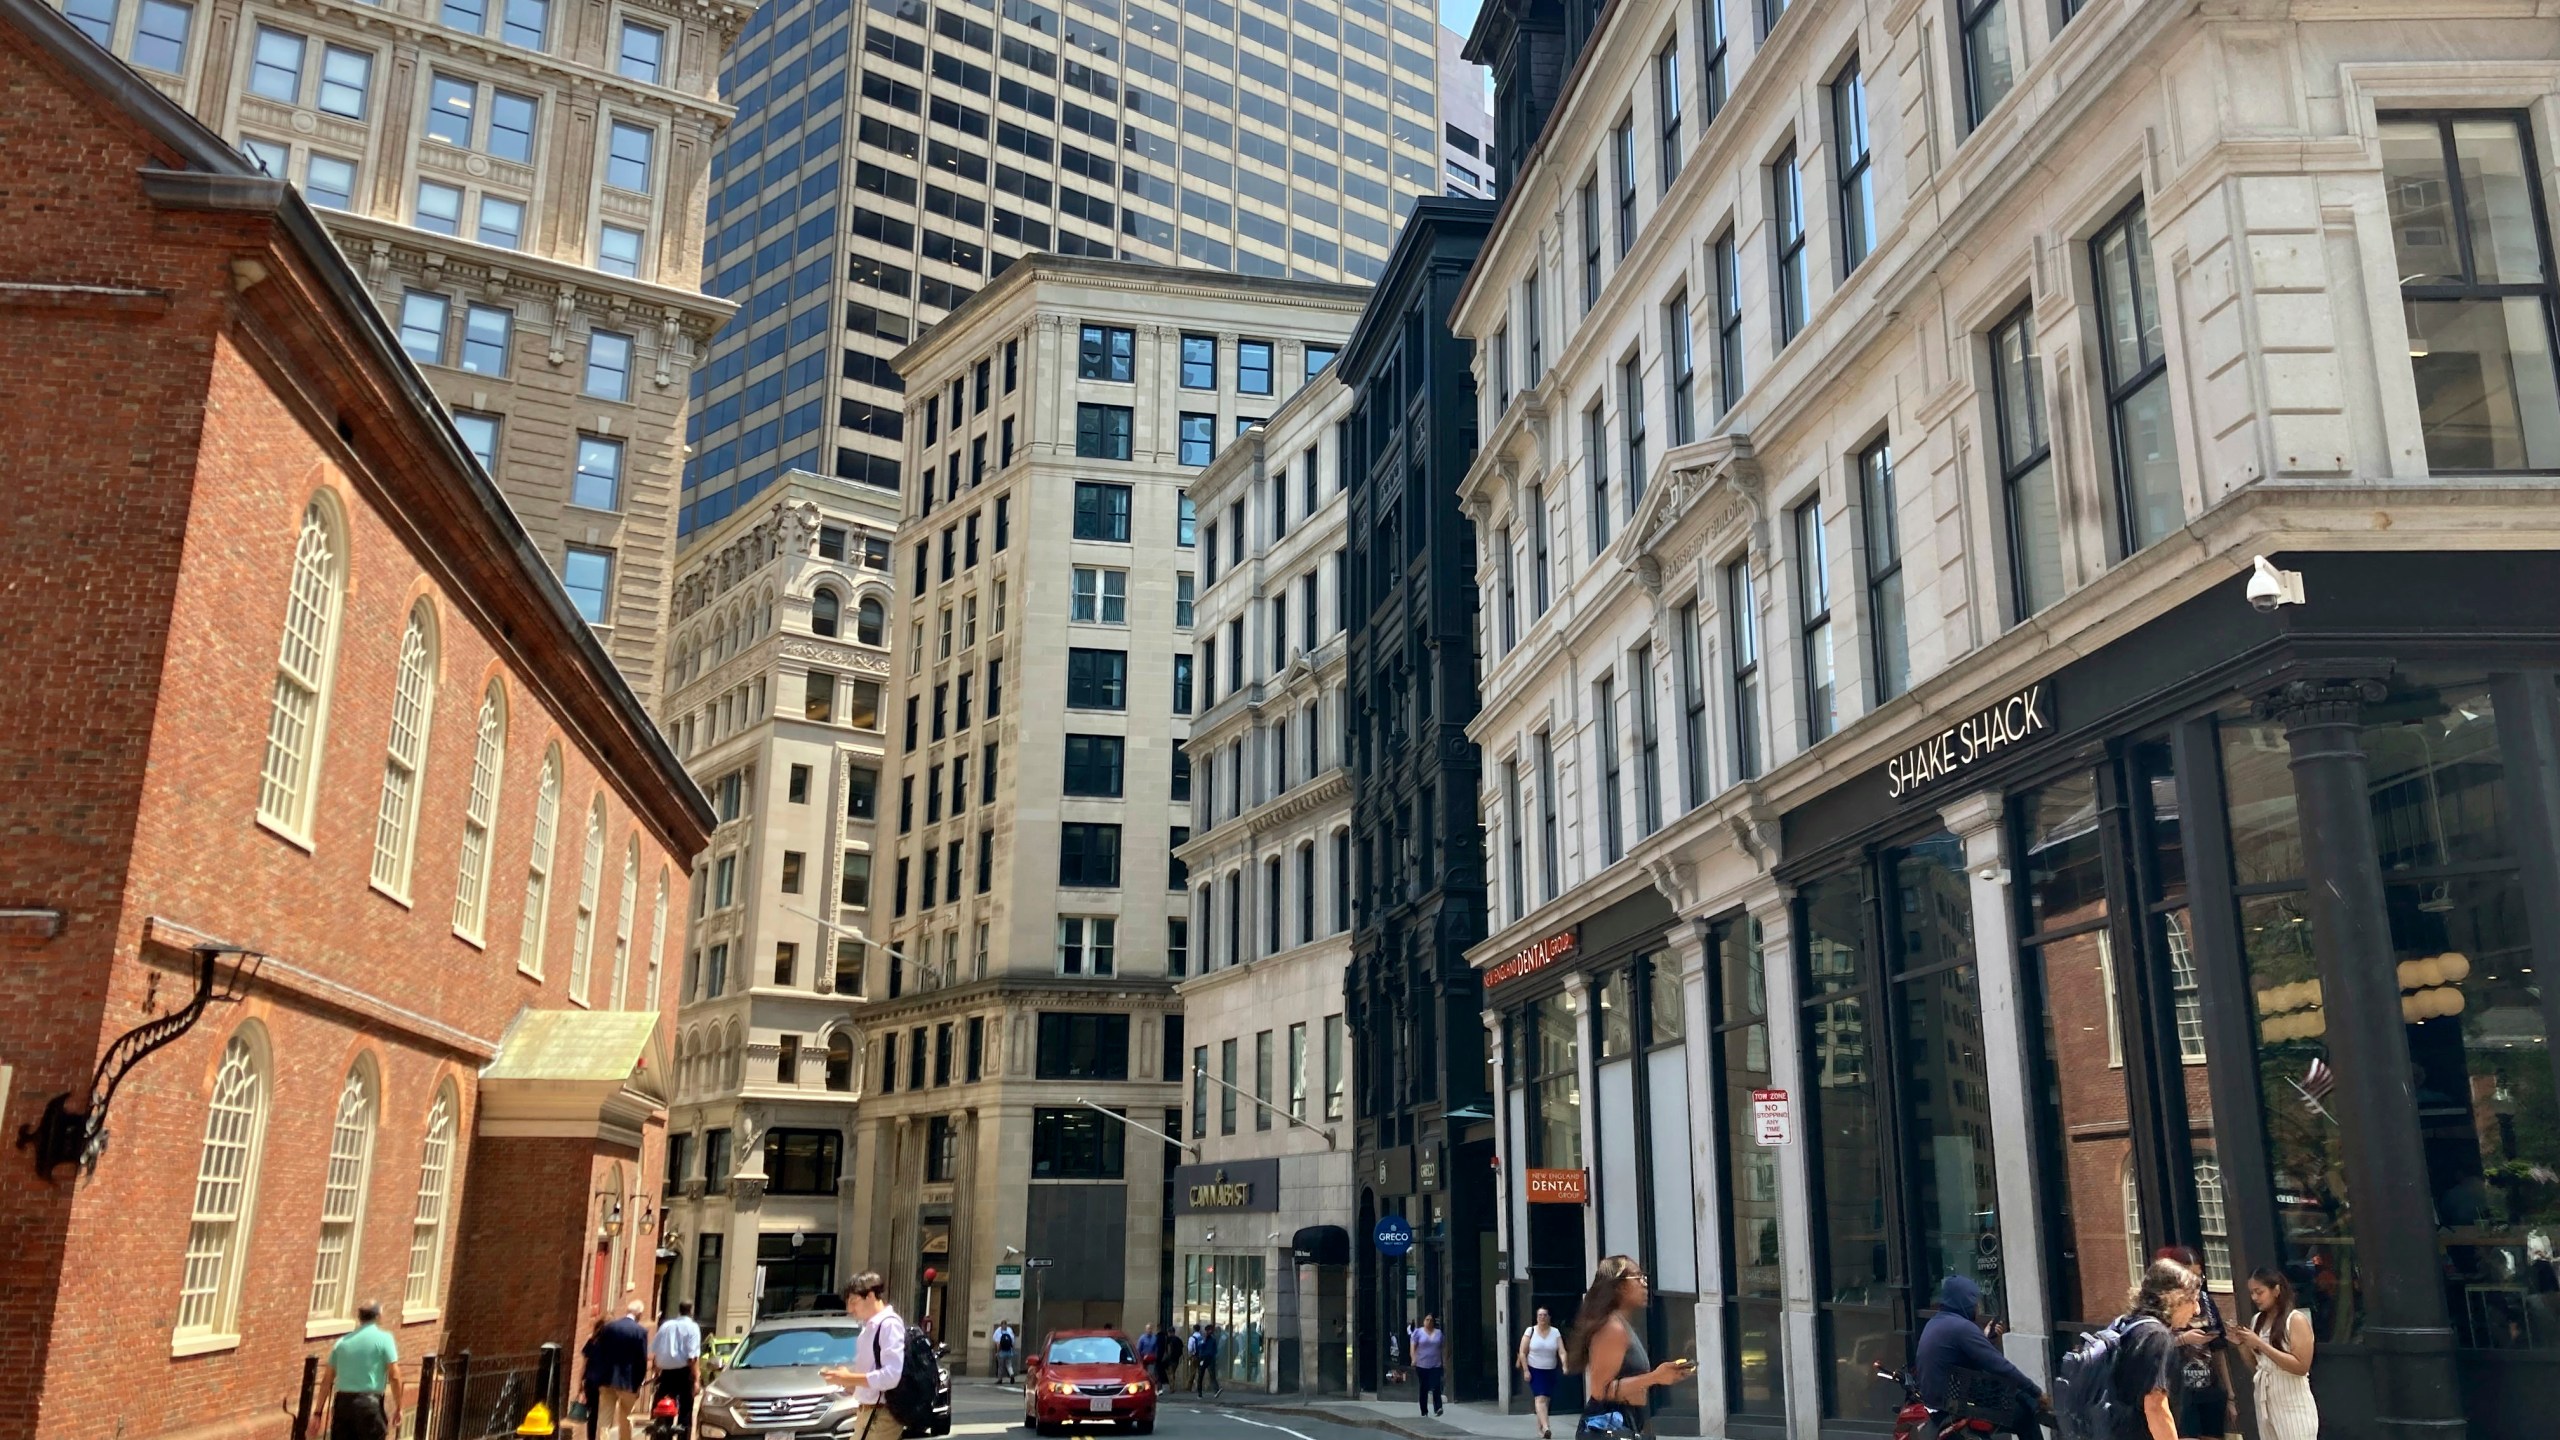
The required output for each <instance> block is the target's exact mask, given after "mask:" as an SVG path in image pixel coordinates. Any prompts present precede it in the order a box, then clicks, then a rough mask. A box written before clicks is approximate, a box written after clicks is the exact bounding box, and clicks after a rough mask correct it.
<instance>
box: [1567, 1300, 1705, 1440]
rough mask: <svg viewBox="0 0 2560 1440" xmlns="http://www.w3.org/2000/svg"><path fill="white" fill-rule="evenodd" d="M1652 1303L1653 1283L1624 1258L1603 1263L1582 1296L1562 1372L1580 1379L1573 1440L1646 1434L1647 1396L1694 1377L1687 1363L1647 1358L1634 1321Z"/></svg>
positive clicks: (1693, 1367)
mask: <svg viewBox="0 0 2560 1440" xmlns="http://www.w3.org/2000/svg"><path fill="white" fill-rule="evenodd" d="M1652 1298H1653V1289H1652V1283H1651V1282H1650V1281H1649V1280H1647V1279H1646V1278H1645V1273H1644V1272H1643V1271H1642V1270H1639V1269H1637V1268H1636V1262H1635V1261H1633V1260H1631V1259H1629V1258H1627V1257H1626V1256H1624V1255H1612V1256H1610V1257H1609V1258H1607V1259H1605V1260H1603V1261H1601V1262H1600V1268H1599V1270H1598V1272H1597V1273H1595V1274H1594V1275H1593V1276H1592V1277H1591V1288H1590V1289H1589V1290H1587V1291H1585V1292H1583V1296H1582V1309H1581V1311H1580V1313H1578V1314H1576V1315H1575V1316H1574V1317H1573V1330H1572V1332H1571V1333H1570V1334H1569V1335H1567V1336H1566V1338H1565V1368H1566V1369H1567V1370H1573V1371H1578V1372H1580V1373H1581V1375H1582V1395H1583V1400H1582V1423H1581V1424H1580V1425H1579V1426H1578V1427H1576V1429H1577V1432H1578V1433H1577V1440H1593V1437H1592V1435H1591V1432H1593V1431H1610V1430H1630V1431H1644V1430H1645V1429H1646V1425H1647V1421H1646V1414H1645V1411H1646V1397H1647V1396H1648V1395H1650V1394H1651V1393H1652V1392H1653V1390H1654V1388H1655V1387H1656V1386H1661V1385H1677V1384H1680V1383H1681V1382H1683V1381H1685V1380H1688V1379H1690V1378H1691V1377H1693V1376H1695V1375H1696V1374H1697V1373H1698V1367H1697V1366H1696V1365H1693V1364H1691V1363H1690V1362H1689V1361H1687V1360H1665V1361H1663V1362H1662V1363H1661V1364H1659V1365H1656V1364H1654V1363H1653V1357H1652V1356H1651V1355H1648V1354H1646V1353H1645V1348H1644V1339H1643V1337H1642V1336H1640V1335H1639V1334H1637V1333H1636V1325H1635V1323H1634V1322H1635V1320H1636V1319H1637V1318H1639V1317H1641V1316H1642V1315H1643V1314H1644V1310H1645V1306H1646V1305H1647V1304H1648V1303H1649V1302H1650V1301H1651V1300H1652Z"/></svg>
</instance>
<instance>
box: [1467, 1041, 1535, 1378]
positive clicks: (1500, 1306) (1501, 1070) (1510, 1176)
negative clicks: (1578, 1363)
mask: <svg viewBox="0 0 2560 1440" xmlns="http://www.w3.org/2000/svg"><path fill="white" fill-rule="evenodd" d="M1478 1018H1480V1019H1482V1020H1483V1021H1484V1049H1485V1054H1486V1055H1488V1056H1490V1057H1491V1058H1492V1061H1493V1101H1492V1106H1491V1108H1492V1110H1493V1153H1494V1156H1495V1158H1496V1159H1498V1160H1499V1161H1501V1168H1500V1169H1498V1170H1496V1171H1495V1172H1494V1174H1495V1176H1496V1177H1497V1183H1498V1184H1499V1186H1500V1191H1501V1193H1499V1194H1497V1195H1495V1196H1494V1200H1493V1253H1494V1254H1495V1255H1497V1256H1499V1257H1501V1266H1500V1271H1501V1273H1499V1274H1497V1275H1495V1276H1494V1277H1493V1340H1494V1350H1495V1354H1494V1357H1493V1361H1494V1369H1493V1375H1494V1381H1493V1395H1494V1400H1495V1402H1496V1403H1497V1404H1499V1405H1500V1406H1501V1407H1502V1410H1503V1413H1505V1414H1509V1413H1510V1410H1511V1381H1512V1369H1511V1356H1512V1348H1511V1347H1513V1346H1515V1345H1516V1344H1518V1343H1519V1342H1518V1336H1517V1332H1516V1331H1515V1329H1514V1325H1513V1321H1512V1319H1511V1291H1512V1283H1511V1282H1512V1277H1514V1276H1515V1275H1517V1274H1519V1273H1520V1257H1519V1256H1518V1255H1516V1254H1514V1253H1513V1247H1514V1246H1515V1245H1516V1244H1517V1243H1519V1241H1518V1239H1515V1238H1514V1237H1513V1235H1512V1233H1511V1219H1512V1205H1513V1203H1514V1202H1513V1199H1512V1197H1513V1196H1514V1195H1516V1194H1517V1193H1518V1192H1519V1187H1520V1186H1521V1185H1523V1184H1524V1183H1526V1182H1525V1180H1524V1179H1523V1178H1522V1176H1521V1175H1520V1168H1519V1167H1520V1155H1521V1151H1520V1147H1519V1137H1518V1136H1516V1135H1513V1134H1512V1133H1511V1079H1510V1072H1511V1067H1510V1065H1509V1063H1508V1062H1507V1059H1506V1057H1505V1056H1504V1054H1503V1047H1502V1012H1501V1011H1500V1010H1498V1009H1495V1008H1492V1007H1491V1006H1488V1007H1487V1008H1486V1009H1485V1011H1484V1013H1483V1014H1482V1015H1481V1016H1479V1017H1478ZM1520 1238H1526V1237H1520Z"/></svg>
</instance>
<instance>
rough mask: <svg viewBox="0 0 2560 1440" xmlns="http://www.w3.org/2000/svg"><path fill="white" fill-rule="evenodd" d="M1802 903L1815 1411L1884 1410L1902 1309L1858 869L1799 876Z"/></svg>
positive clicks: (1888, 1405)
mask: <svg viewBox="0 0 2560 1440" xmlns="http://www.w3.org/2000/svg"><path fill="white" fill-rule="evenodd" d="M1802 905H1803V910H1802V921H1801V923H1802V926H1803V929H1804V948H1803V963H1804V986H1803V995H1804V1014H1803V1017H1802V1021H1801V1033H1802V1035H1803V1044H1804V1061H1803V1074H1804V1084H1805V1089H1806V1091H1807V1092H1808V1093H1807V1095H1806V1097H1805V1098H1806V1102H1807V1103H1806V1106H1805V1108H1806V1111H1807V1115H1806V1129H1807V1131H1808V1135H1807V1138H1808V1139H1809V1140H1810V1141H1811V1142H1812V1144H1813V1153H1812V1155H1811V1157H1810V1158H1811V1160H1812V1162H1813V1178H1814V1196H1815V1199H1814V1213H1813V1226H1814V1242H1815V1258H1814V1271H1815V1280H1814V1293H1815V1299H1816V1302H1817V1305H1818V1309H1819V1315H1818V1318H1819V1320H1820V1323H1821V1331H1822V1333H1821V1338H1820V1340H1819V1342H1818V1343H1819V1344H1820V1345H1821V1346H1822V1347H1823V1360H1824V1368H1825V1372H1826V1376H1825V1381H1824V1392H1825V1393H1824V1395H1823V1413H1825V1414H1827V1415H1836V1416H1841V1417H1844V1418H1849V1419H1863V1420H1890V1419H1891V1418H1893V1411H1894V1407H1895V1405H1897V1404H1899V1403H1900V1399H1901V1397H1900V1396H1897V1395H1891V1394H1888V1393H1886V1390H1887V1387H1885V1386H1883V1385H1879V1384H1877V1383H1876V1381H1875V1378H1874V1374H1873V1369H1874V1367H1875V1366H1876V1365H1878V1364H1882V1365H1885V1366H1887V1367H1890V1368H1895V1369H1899V1368H1900V1367H1901V1366H1902V1364H1903V1360H1904V1353H1905V1346H1904V1343H1903V1338H1904V1335H1903V1332H1904V1327H1905V1325H1906V1324H1907V1323H1908V1315H1909V1307H1908V1304H1907V1299H1908V1297H1907V1296H1906V1294H1905V1293H1904V1292H1905V1287H1904V1284H1903V1280H1902V1272H1901V1269H1900V1267H1899V1265H1898V1264H1897V1260H1898V1256H1899V1247H1898V1246H1897V1245H1896V1244H1895V1242H1894V1238H1893V1235H1892V1206H1891V1203H1890V1200H1889V1198H1888V1192H1887V1190H1886V1187H1885V1173H1884V1167H1885V1156H1886V1152H1887V1148H1888V1147H1887V1146H1886V1144H1885V1116H1884V1096H1883V1093H1882V1087H1881V1084H1880V1077H1879V1075H1878V1073H1877V1072H1878V1068H1879V1065H1880V1058H1879V1057H1878V1055H1877V1054H1876V1048H1877V1046H1876V1036H1877V1032H1878V1031H1879V1030H1880V1029H1881V1025H1880V1022H1879V1019H1878V1017H1877V1015H1876V1013H1875V1012H1876V1006H1877V1004H1878V997H1877V996H1876V993H1875V987H1876V964H1875V947H1874V944H1873V943H1872V941H1871V940H1870V938H1869V934H1868V928H1867V911H1866V876H1865V873H1864V872H1863V871H1849V872H1847V873H1844V874H1838V875H1831V876H1826V877H1824V878H1822V879H1820V880H1816V881H1814V882H1812V883H1811V884H1808V885H1807V886H1805V888H1804V892H1803V899H1802Z"/></svg>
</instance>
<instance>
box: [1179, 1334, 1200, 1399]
mask: <svg viewBox="0 0 2560 1440" xmlns="http://www.w3.org/2000/svg"><path fill="white" fill-rule="evenodd" d="M1182 1361H1183V1363H1184V1364H1186V1365H1188V1366H1190V1367H1191V1393H1192V1394H1194V1395H1197V1394H1199V1393H1200V1385H1201V1375H1200V1322H1199V1321H1197V1320H1194V1321H1192V1322H1191V1335H1190V1338H1188V1339H1186V1340H1184V1341H1183V1342H1182Z"/></svg>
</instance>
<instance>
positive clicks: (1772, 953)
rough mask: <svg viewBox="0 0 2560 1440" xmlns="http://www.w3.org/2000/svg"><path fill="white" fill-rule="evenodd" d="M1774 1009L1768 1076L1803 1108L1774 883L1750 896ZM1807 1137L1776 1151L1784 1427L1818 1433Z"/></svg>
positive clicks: (1789, 951) (1818, 1333)
mask: <svg viewBox="0 0 2560 1440" xmlns="http://www.w3.org/2000/svg"><path fill="white" fill-rule="evenodd" d="M1751 918H1752V920H1753V921H1755V922H1757V924H1758V926H1759V930H1760V934H1759V936H1758V939H1759V943H1760V955H1761V965H1760V970H1761V975H1762V981H1763V984H1764V986H1765V989H1766V996H1767V1002H1768V1013H1769V1078H1770V1079H1771V1080H1773V1081H1775V1082H1776V1088H1778V1089H1781V1090H1784V1091H1786V1092H1787V1099H1788V1104H1789V1106H1790V1109H1791V1113H1792V1114H1794V1115H1795V1116H1797V1117H1799V1118H1800V1117H1801V1116H1802V1114H1803V1107H1804V1085H1805V1067H1804V1016H1803V1012H1802V1010H1801V1009H1800V1008H1799V1004H1798V997H1797V993H1796V966H1795V959H1794V956H1795V893H1794V891H1793V890H1792V889H1790V888H1788V887H1785V886H1778V887H1774V888H1773V889H1772V890H1771V891H1769V892H1766V893H1765V894H1763V895H1762V896H1760V897H1757V898H1754V899H1753V900H1752V901H1751ZM1812 1143H1813V1140H1812V1138H1811V1137H1810V1136H1808V1135H1806V1134H1805V1133H1803V1131H1802V1130H1801V1129H1798V1130H1797V1132H1796V1134H1795V1135H1794V1137H1793V1138H1792V1139H1791V1140H1790V1141H1789V1142H1788V1143H1787V1144H1786V1145H1784V1146H1782V1147H1780V1149H1779V1151H1778V1208H1779V1211H1780V1213H1782V1214H1784V1215H1786V1216H1788V1217H1789V1218H1790V1219H1792V1220H1793V1221H1794V1223H1792V1224H1782V1225H1780V1226H1779V1227H1778V1258H1779V1262H1780V1263H1779V1272H1780V1273H1779V1293H1780V1296H1781V1300H1780V1305H1781V1310H1780V1314H1781V1321H1780V1330H1779V1340H1780V1344H1781V1354H1780V1356H1779V1362H1778V1363H1779V1370H1780V1373H1781V1374H1783V1375H1784V1376H1785V1377H1786V1395H1787V1429H1788V1433H1789V1434H1790V1435H1792V1436H1794V1437H1795V1440H1817V1437H1818V1436H1819V1434H1820V1432H1821V1427H1822V1405H1821V1400H1820V1397H1821V1395H1822V1393H1823V1386H1822V1368H1823V1363H1824V1362H1823V1348H1822V1315H1821V1309H1820V1303H1819V1302H1820V1298H1821V1297H1819V1296H1818V1295H1816V1294H1815V1293H1814V1289H1813V1226H1814V1224H1815V1216H1814V1213H1813V1169H1812V1163H1811V1162H1810V1161H1809V1160H1808V1159H1807V1158H1806V1156H1805V1147H1806V1146H1808V1145H1810V1144H1812Z"/></svg>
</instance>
